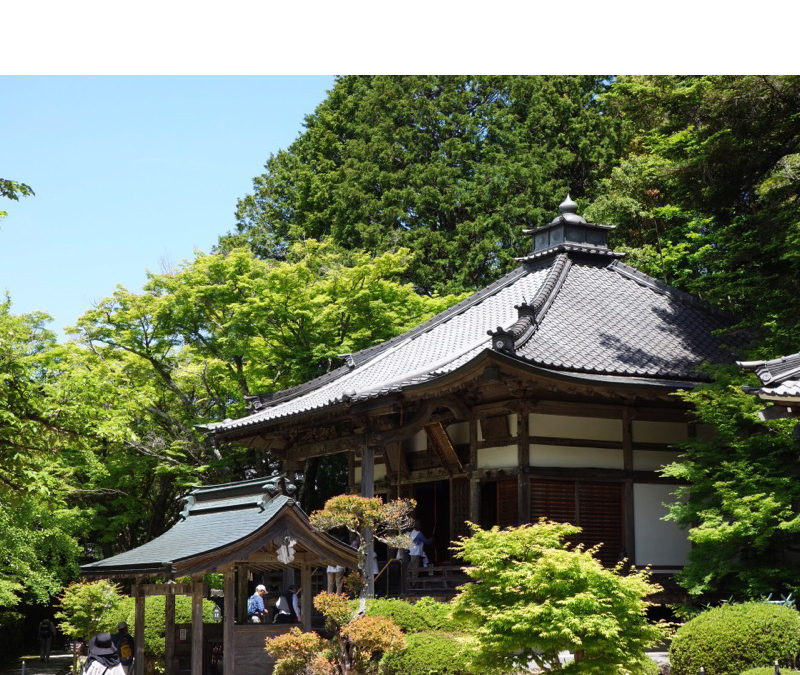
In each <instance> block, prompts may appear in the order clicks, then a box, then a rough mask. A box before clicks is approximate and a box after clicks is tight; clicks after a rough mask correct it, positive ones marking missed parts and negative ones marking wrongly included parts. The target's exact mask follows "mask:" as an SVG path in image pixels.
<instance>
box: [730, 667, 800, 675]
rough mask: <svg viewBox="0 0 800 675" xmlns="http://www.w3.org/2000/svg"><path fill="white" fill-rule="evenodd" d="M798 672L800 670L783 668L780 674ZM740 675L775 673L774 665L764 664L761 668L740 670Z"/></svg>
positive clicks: (769, 674)
mask: <svg viewBox="0 0 800 675" xmlns="http://www.w3.org/2000/svg"><path fill="white" fill-rule="evenodd" d="M798 673H800V670H786V669H785V668H784V669H782V670H781V675H797V674H798ZM740 675H775V667H774V666H764V667H763V668H748V669H747V670H745V671H742V672H741V673H740Z"/></svg>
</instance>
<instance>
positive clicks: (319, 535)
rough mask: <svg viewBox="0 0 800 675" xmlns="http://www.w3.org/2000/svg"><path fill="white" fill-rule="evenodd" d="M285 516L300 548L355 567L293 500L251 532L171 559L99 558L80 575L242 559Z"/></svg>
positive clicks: (180, 570)
mask: <svg viewBox="0 0 800 675" xmlns="http://www.w3.org/2000/svg"><path fill="white" fill-rule="evenodd" d="M195 517H200V516H195ZM286 519H290V520H293V521H294V522H295V524H296V525H297V528H296V529H295V528H291V527H290V528H289V530H290V531H291V533H292V535H293V536H295V537H296V538H297V542H298V543H299V544H300V545H301V546H302V548H303V549H305V550H307V551H311V552H313V553H316V554H317V555H320V556H321V557H322V558H325V559H326V560H330V561H331V562H334V563H336V564H340V565H344V566H346V567H351V568H353V567H356V566H357V562H358V561H357V555H356V552H355V551H354V550H353V549H352V548H350V547H349V546H346V545H345V544H343V543H341V542H340V541H338V540H337V539H335V538H334V537H332V536H331V535H329V534H327V533H325V532H318V531H316V530H314V529H313V528H312V527H311V524H310V523H309V521H308V517H307V516H306V515H305V513H303V512H302V511H299V510H298V509H296V508H293V503H290V502H287V503H285V504H283V505H282V506H281V507H280V508H279V509H278V511H277V512H276V513H275V514H274V515H273V516H272V517H271V518H270V519H269V520H268V521H267V522H266V523H264V524H263V525H262V526H261V527H259V528H257V529H256V530H254V531H253V532H251V533H250V534H248V535H245V536H243V537H240V538H239V539H234V540H233V541H230V542H227V543H225V544H222V545H220V546H217V547H214V548H212V549H209V550H207V551H201V552H199V553H194V554H192V555H187V556H183V557H176V558H175V559H174V560H170V561H159V562H155V561H150V562H144V563H132V564H128V565H114V564H112V565H102V562H103V561H102V560H101V561H99V562H96V563H90V564H88V565H82V566H81V575H82V576H85V577H104V578H105V577H131V576H154V575H161V574H180V575H185V574H195V573H199V572H206V571H209V570H211V569H213V568H216V567H218V566H222V565H227V564H228V563H231V562H233V561H236V560H242V559H245V558H246V556H247V555H249V554H250V553H252V552H253V551H255V550H258V548H260V547H261V546H263V545H265V543H268V542H269V541H271V540H272V538H273V537H274V535H275V534H277V533H279V532H280V531H281V526H282V525H283V522H282V521H284V520H286ZM133 550H136V549H133Z"/></svg>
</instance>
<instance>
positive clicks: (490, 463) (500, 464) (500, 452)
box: [478, 445, 517, 469]
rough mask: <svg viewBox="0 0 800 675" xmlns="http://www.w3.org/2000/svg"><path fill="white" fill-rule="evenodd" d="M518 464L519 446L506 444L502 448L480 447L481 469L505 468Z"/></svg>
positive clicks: (479, 464)
mask: <svg viewBox="0 0 800 675" xmlns="http://www.w3.org/2000/svg"><path fill="white" fill-rule="evenodd" d="M515 466H517V446H516V445H505V446H503V447H500V448H479V449H478V468H479V469H505V468H509V467H515Z"/></svg>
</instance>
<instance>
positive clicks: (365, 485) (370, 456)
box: [361, 439, 375, 597]
mask: <svg viewBox="0 0 800 675" xmlns="http://www.w3.org/2000/svg"><path fill="white" fill-rule="evenodd" d="M361 496H362V497H374V496H375V448H374V447H372V446H371V445H370V444H369V442H368V441H366V439H365V443H364V449H363V450H362V451H361ZM364 541H365V542H366V544H367V554H366V557H367V559H366V563H365V564H366V568H367V569H366V570H364V572H365V574H366V577H367V595H368V596H370V597H372V596H374V595H375V577H373V575H372V553H373V551H374V550H375V542H374V541H373V540H372V530H371V529H370V528H368V527H367V528H365V529H364Z"/></svg>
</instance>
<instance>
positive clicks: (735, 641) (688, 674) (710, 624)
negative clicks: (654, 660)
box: [669, 602, 800, 675]
mask: <svg viewBox="0 0 800 675" xmlns="http://www.w3.org/2000/svg"><path fill="white" fill-rule="evenodd" d="M798 653H800V614H798V613H797V611H795V610H793V609H790V608H788V607H783V606H780V605H771V604H768V603H765V602H745V603H741V604H733V603H729V604H725V605H722V606H721V607H716V608H715V609H711V610H709V611H707V612H703V613H702V614H700V615H699V616H697V617H695V618H694V619H692V620H691V621H689V622H687V623H685V624H684V625H683V626H681V627H680V628H679V629H678V631H677V633H676V634H675V637H674V638H673V640H672V645H671V646H670V649H669V661H670V667H671V670H670V672H671V673H672V675H696V674H697V673H699V672H700V667H701V666H703V667H704V668H705V671H706V675H740V673H741V672H742V671H744V670H747V669H748V668H753V667H756V666H768V665H769V664H771V663H774V661H775V659H778V662H779V663H784V664H786V663H792V662H793V661H794V660H795V658H796V657H797V655H798ZM773 672H774V671H773Z"/></svg>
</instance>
